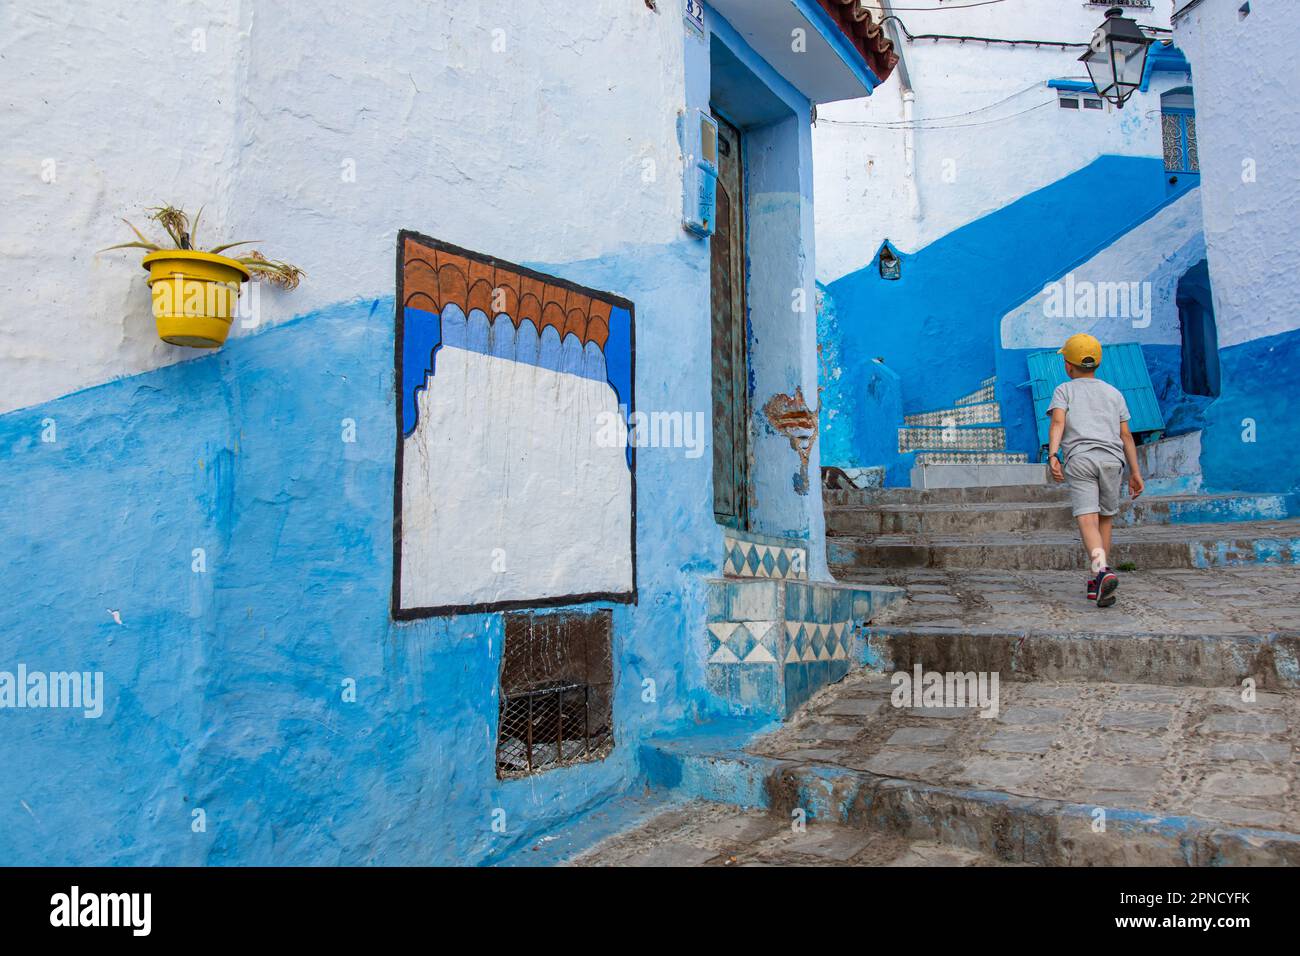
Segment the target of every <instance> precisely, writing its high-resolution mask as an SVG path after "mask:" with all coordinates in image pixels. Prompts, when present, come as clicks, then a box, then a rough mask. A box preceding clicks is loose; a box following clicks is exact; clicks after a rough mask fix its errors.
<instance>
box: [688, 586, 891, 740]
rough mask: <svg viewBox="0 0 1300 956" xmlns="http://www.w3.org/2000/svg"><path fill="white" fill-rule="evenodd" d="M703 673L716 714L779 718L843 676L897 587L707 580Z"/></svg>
mask: <svg viewBox="0 0 1300 956" xmlns="http://www.w3.org/2000/svg"><path fill="white" fill-rule="evenodd" d="M708 589H709V591H708V601H709V606H708V619H707V621H706V625H705V633H704V642H705V648H704V650H705V654H704V668H705V680H706V685H707V687H708V689H709V692H710V693H711V694H712V695H713V696H714V697H715V698H716V700H717V705H716V706H717V709H718V710H721V711H724V712H725V713H727V714H729V715H731V716H743V717H756V718H764V719H785V718H787V717H789V716H790V715H791V714H793V713H794V712H795V710H797V709H798V708H799V707H800V706H801V705H802V704H803V703H804V702H805V701H807V700H808V698H809V697H811V696H812V695H813V694H815V693H816V692H817V691H819V690H821V688H823V687H825V686H826V685H827V684H829V683H832V682H834V681H837V680H839V679H840V678H842V677H844V675H845V674H847V673H848V672H849V669H850V668H851V667H852V666H853V662H854V660H855V659H856V657H857V656H858V650H857V645H858V644H859V643H860V641H861V638H860V636H859V633H860V631H861V629H862V627H863V626H865V625H866V624H867V622H869V621H870V620H871V619H872V618H873V617H874V616H875V615H876V614H877V613H878V612H879V611H880V610H882V609H883V608H884V607H886V606H888V605H889V604H890V603H892V602H893V601H896V600H898V599H900V598H901V597H902V596H903V593H904V592H903V591H902V590H901V589H899V588H893V587H880V586H874V585H863V586H861V587H853V586H841V585H836V584H830V583H824V582H815V581H813V582H810V581H799V580H783V581H781V580H762V579H759V578H748V579H747V578H715V579H713V580H710V581H709V582H708Z"/></svg>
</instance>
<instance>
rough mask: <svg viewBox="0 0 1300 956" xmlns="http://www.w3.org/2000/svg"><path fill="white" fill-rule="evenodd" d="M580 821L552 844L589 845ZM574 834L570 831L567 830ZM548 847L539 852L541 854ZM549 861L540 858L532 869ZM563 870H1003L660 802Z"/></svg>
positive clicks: (853, 834) (959, 856)
mask: <svg viewBox="0 0 1300 956" xmlns="http://www.w3.org/2000/svg"><path fill="white" fill-rule="evenodd" d="M594 829H595V827H593V826H591V825H590V824H587V823H586V822H585V821H580V822H579V823H578V824H577V825H572V826H566V827H565V828H564V829H563V830H562V831H561V833H560V834H559V836H560V838H562V839H568V840H570V841H576V840H583V839H588V840H589V839H590V837H589V836H588V831H590V830H594ZM575 831H576V832H575ZM545 850H549V847H546V848H543V851H545ZM554 859H555V854H554V853H548V855H547V856H546V857H544V858H543V860H542V861H541V862H540V864H534V865H546V864H548V863H551V862H552V860H554ZM557 862H559V863H560V864H561V865H565V866H692V867H693V866H731V867H740V866H798V867H808V866H873V867H874V866H890V867H901V866H925V867H933V866H1005V865H1007V864H1004V863H1002V862H1001V861H999V860H996V859H994V858H992V857H990V856H988V855H987V854H983V853H975V852H972V851H970V850H962V849H958V848H956V847H949V846H944V845H943V844H941V843H936V842H933V841H923V840H908V839H907V838H906V837H901V836H898V835H897V834H893V833H884V832H870V831H865V830H862V829H859V828H856V827H849V826H845V825H843V824H840V823H833V822H830V821H825V820H814V821H811V822H807V821H805V825H804V826H803V827H798V828H796V827H792V826H791V821H790V820H789V819H788V818H786V817H784V816H778V815H776V814H774V813H770V812H766V811H763V810H751V809H744V808H741V807H730V806H726V805H725V804H719V803H706V802H704V801H700V800H696V801H690V802H682V803H671V804H667V805H666V808H665V809H663V810H662V811H661V812H660V813H659V814H657V815H656V816H654V817H652V818H650V819H648V820H643V821H637V822H636V824H635V825H632V826H629V827H627V828H626V829H624V830H622V831H619V832H617V833H615V834H613V835H610V836H605V837H604V838H603V839H601V840H599V841H598V842H596V843H595V844H594V845H592V846H589V847H587V848H586V849H585V851H584V852H581V853H577V854H575V855H573V856H572V857H569V858H567V859H566V858H561V859H560V860H558V861H557Z"/></svg>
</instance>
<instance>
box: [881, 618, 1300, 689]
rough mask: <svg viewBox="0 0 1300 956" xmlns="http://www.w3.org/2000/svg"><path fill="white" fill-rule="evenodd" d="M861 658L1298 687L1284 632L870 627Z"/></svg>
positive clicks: (1291, 646)
mask: <svg viewBox="0 0 1300 956" xmlns="http://www.w3.org/2000/svg"><path fill="white" fill-rule="evenodd" d="M859 650H860V652H861V653H862V655H863V656H862V659H863V660H864V661H865V662H869V663H870V664H871V666H872V667H880V668H883V669H884V670H885V671H909V672H910V671H911V669H912V668H913V667H914V666H915V665H916V664H917V663H920V664H921V665H922V666H923V667H924V668H925V669H926V670H927V671H937V672H939V673H949V672H960V673H967V672H970V671H975V672H976V673H980V672H983V673H990V674H991V673H996V674H998V675H1000V679H1001V680H1017V681H1077V680H1088V681H1100V682H1107V683H1131V684H1163V685H1168V686H1174V687H1186V686H1192V687H1222V688H1225V689H1227V688H1232V689H1234V690H1239V689H1240V688H1241V687H1242V681H1244V680H1246V679H1247V678H1250V679H1252V680H1254V681H1255V687H1256V689H1257V690H1260V691H1270V690H1278V689H1294V688H1297V687H1300V637H1296V636H1284V635H1265V636H1258V637H1254V636H1250V637H1246V636H1237V635H1213V636H1201V637H1189V636H1188V635H1185V634H1178V635H1173V634H1071V633H1030V632H1023V633H1001V634H993V633H979V634H968V633H960V632H959V631H950V630H946V629H945V630H943V631H942V632H940V631H938V630H936V629H910V628H907V627H896V628H890V627H883V628H871V629H868V631H867V634H866V640H865V641H864V642H860V644H859Z"/></svg>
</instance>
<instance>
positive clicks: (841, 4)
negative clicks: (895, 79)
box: [818, 0, 898, 83]
mask: <svg viewBox="0 0 1300 956" xmlns="http://www.w3.org/2000/svg"><path fill="white" fill-rule="evenodd" d="M818 3H820V4H821V5H822V9H823V10H825V11H826V12H827V13H828V14H830V16H831V19H832V20H834V21H835V22H836V23H837V24H839V28H840V30H841V31H843V33H844V35H845V36H847V37H848V38H849V40H850V41H851V42H852V43H853V45H854V47H856V48H857V50H858V52H859V53H861V54H862V58H863V59H864V60H866V61H867V65H868V66H869V67H871V72H872V73H874V74H876V77H877V78H878V79H879V80H880V82H882V83H883V82H885V80H886V79H887V78H888V77H889V74H890V73H892V72H893V71H894V66H895V65H896V64H897V63H898V54H897V53H895V52H894V44H893V41H891V40H890V39H889V37H888V36H887V35H886V34H885V31H884V28H882V27H881V25H880V24H879V23H876V21H875V20H874V19H873V18H872V16H871V11H870V10H869V9H867V8H866V7H864V6H862V4H861V3H859V2H858V0H818Z"/></svg>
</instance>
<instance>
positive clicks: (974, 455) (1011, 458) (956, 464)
mask: <svg viewBox="0 0 1300 956" xmlns="http://www.w3.org/2000/svg"><path fill="white" fill-rule="evenodd" d="M1028 458H1030V457H1028V455H1027V454H1024V453H1023V451H918V453H917V457H915V458H914V459H913V468H911V484H913V486H914V488H917V486H919V485H918V484H917V475H918V472H920V473H932V470H935V468H939V470H946V471H948V472H950V473H952V475H954V476H958V477H956V479H950V480H952V481H953V484H957V483H958V481H959V483H962V484H971V483H972V481H974V483H976V484H978V483H980V481H982V480H983V479H982V477H980V476H984V477H987V476H989V475H1004V473H1005V468H1006V467H1008V466H1014V467H1015V477H1009V479H1004V480H998V481H996V484H1008V483H1014V484H1022V483H1027V481H1030V480H1032V475H1034V473H1037V470H1036V468H1035V470H1034V471H1032V472H1030V473H1026V472H1023V471H1019V470H1021V468H1023V467H1024V464H1026V463H1027V462H1028ZM971 476H975V477H974V479H972V477H971ZM988 484H995V481H989V483H988ZM931 486H932V485H931Z"/></svg>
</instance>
